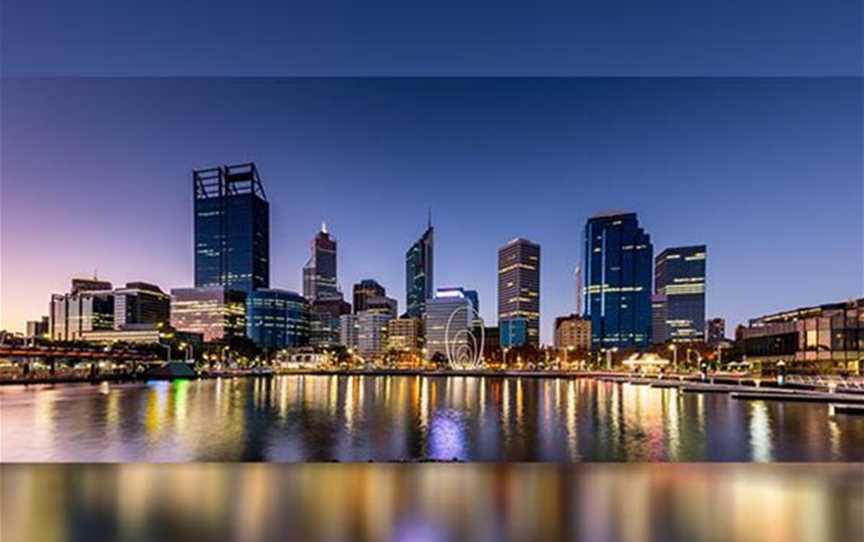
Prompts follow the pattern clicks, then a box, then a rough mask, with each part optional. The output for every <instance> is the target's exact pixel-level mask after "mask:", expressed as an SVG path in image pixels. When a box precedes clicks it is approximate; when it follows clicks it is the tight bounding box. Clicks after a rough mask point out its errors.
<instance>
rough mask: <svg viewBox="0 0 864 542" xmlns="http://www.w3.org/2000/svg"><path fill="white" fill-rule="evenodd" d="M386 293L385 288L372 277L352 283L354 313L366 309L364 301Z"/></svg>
mask: <svg viewBox="0 0 864 542" xmlns="http://www.w3.org/2000/svg"><path fill="white" fill-rule="evenodd" d="M385 295H387V290H385V289H384V287H383V286H381V285H380V284H378V281H376V280H372V279H363V280H361V281H360V282H358V283H357V284H355V285H354V314H357V313H360V312H363V311H365V310H366V302H367V300H368V299H370V298H372V297H380V296H385Z"/></svg>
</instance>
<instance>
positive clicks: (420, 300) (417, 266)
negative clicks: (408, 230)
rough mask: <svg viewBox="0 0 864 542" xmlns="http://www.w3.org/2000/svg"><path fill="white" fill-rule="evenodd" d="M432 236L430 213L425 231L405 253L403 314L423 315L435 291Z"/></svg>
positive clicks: (418, 316)
mask: <svg viewBox="0 0 864 542" xmlns="http://www.w3.org/2000/svg"><path fill="white" fill-rule="evenodd" d="M433 238H434V230H433V228H432V217H431V215H430V217H429V222H428V225H427V227H426V231H424V232H423V235H421V236H420V239H418V240H417V242H416V243H414V244H413V245H411V248H409V249H408V252H406V253H405V314H406V315H407V316H410V317H413V318H422V317H423V315H424V314H425V307H426V300H427V299H431V298H432V297H433V293H434V292H435V277H434V250H433V249H434V239H433Z"/></svg>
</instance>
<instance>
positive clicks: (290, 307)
mask: <svg viewBox="0 0 864 542" xmlns="http://www.w3.org/2000/svg"><path fill="white" fill-rule="evenodd" d="M246 336H247V337H249V338H250V339H252V340H253V341H254V342H255V343H256V344H257V345H259V346H262V347H264V348H274V349H278V348H294V347H299V346H305V345H306V344H307V343H308V342H309V303H308V302H307V301H306V299H305V298H304V297H302V296H301V295H299V294H297V293H295V292H289V291H287V290H276V289H261V290H255V291H254V292H251V293H249V294H247V296H246Z"/></svg>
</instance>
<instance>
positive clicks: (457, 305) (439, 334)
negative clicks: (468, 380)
mask: <svg viewBox="0 0 864 542" xmlns="http://www.w3.org/2000/svg"><path fill="white" fill-rule="evenodd" d="M465 292H466V290H464V289H462V288H439V289H438V291H437V292H436V293H435V297H434V298H432V299H427V300H426V316H425V319H424V324H423V328H424V330H425V334H426V359H432V358H433V357H435V355H436V354H439V355H443V356H446V355H447V344H448V343H449V344H451V345H452V346H451V350H454V349H458V348H460V347H461V346H467V345H468V343H469V341H470V338H469V337H468V335H469V334H470V333H473V331H474V325H473V324H474V313H473V311H472V310H471V309H472V305H473V303H472V300H471V299H470V298H469V297H468V296H466V295H465ZM448 325H449V329H448Z"/></svg>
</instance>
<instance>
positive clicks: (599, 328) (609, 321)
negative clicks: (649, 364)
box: [582, 213, 654, 349]
mask: <svg viewBox="0 0 864 542" xmlns="http://www.w3.org/2000/svg"><path fill="white" fill-rule="evenodd" d="M583 251H584V252H583V258H582V262H583V265H584V269H583V276H584V278H585V287H584V289H583V295H584V297H585V303H584V308H585V316H586V317H587V318H589V319H590V320H591V344H592V348H594V349H599V348H612V347H618V348H627V347H644V346H648V344H649V343H650V341H651V271H652V263H653V262H652V260H653V258H654V248H653V246H652V245H651V236H650V235H648V234H647V233H645V231H644V230H643V229H642V228H641V227H640V226H639V220H638V218H637V217H636V213H621V214H601V215H597V216H594V217H592V218H590V219H588V222H587V224H586V225H585V235H584V246H583Z"/></svg>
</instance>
